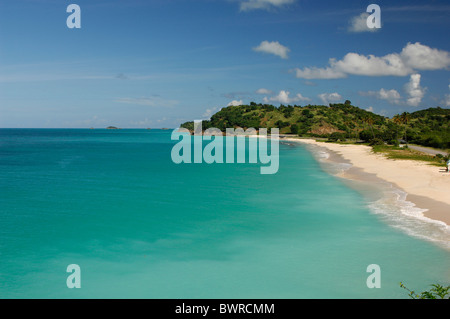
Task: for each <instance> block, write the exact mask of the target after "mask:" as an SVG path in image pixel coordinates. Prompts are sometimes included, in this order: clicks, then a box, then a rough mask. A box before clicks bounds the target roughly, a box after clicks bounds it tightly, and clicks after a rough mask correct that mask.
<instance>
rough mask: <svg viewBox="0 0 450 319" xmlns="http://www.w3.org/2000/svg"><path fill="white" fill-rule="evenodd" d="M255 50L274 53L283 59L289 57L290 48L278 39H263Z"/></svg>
mask: <svg viewBox="0 0 450 319" xmlns="http://www.w3.org/2000/svg"><path fill="white" fill-rule="evenodd" d="M253 51H256V52H263V53H269V54H274V55H276V56H279V57H280V58H282V59H287V58H288V53H289V51H290V50H289V48H288V47H285V46H284V45H282V44H280V43H279V42H278V41H272V42H269V41H263V42H261V44H260V45H258V46H257V47H254V48H253Z"/></svg>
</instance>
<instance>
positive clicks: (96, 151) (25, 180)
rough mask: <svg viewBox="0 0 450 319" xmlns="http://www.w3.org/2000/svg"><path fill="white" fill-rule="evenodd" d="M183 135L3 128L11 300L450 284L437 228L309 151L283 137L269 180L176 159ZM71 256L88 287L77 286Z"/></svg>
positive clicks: (449, 254)
mask: <svg viewBox="0 0 450 319" xmlns="http://www.w3.org/2000/svg"><path fill="white" fill-rule="evenodd" d="M170 134H171V131H164V130H97V129H96V130H56V129H55V130H41V129H1V130H0V297H1V298H407V297H408V296H407V292H406V291H404V290H403V289H401V288H400V287H399V282H400V281H402V282H404V283H405V284H406V285H407V286H408V287H409V288H411V289H414V290H417V291H422V290H425V289H427V288H428V287H429V285H430V284H432V283H447V284H448V282H449V281H450V272H449V268H450V267H449V266H450V251H449V250H448V249H447V248H446V247H445V246H443V245H441V244H440V243H439V242H436V241H433V240H429V236H428V235H427V232H429V230H423V232H424V234H421V231H422V230H421V228H420V227H419V226H417V225H419V224H417V225H416V224H409V223H408V220H407V218H403V217H402V216H400V215H397V216H396V218H392V215H395V209H393V208H392V207H389V201H386V202H383V203H380V202H379V198H374V199H373V201H371V200H370V198H369V197H364V196H362V195H361V192H358V191H356V190H355V189H353V188H351V187H348V185H347V184H346V183H344V182H343V181H342V180H340V179H339V178H337V177H335V176H333V175H330V174H328V173H327V172H326V171H324V169H323V167H322V166H321V165H320V163H319V162H318V161H317V160H316V159H315V157H314V154H313V153H311V151H309V150H308V149H306V148H305V147H303V146H297V145H287V144H281V145H280V164H279V165H280V167H279V171H278V173H277V174H274V175H261V174H260V166H261V164H211V165H208V164H179V165H177V164H174V163H173V162H172V160H171V157H170V154H171V149H172V147H173V145H174V144H175V143H176V141H171V139H170ZM375 197H376V196H375ZM374 205H375V206H376V207H375V206H374ZM390 210H391V211H390ZM389 211H390V212H389ZM392 220H402V222H400V223H395V222H392ZM403 221H405V222H403ZM399 225H400V226H399ZM408 225H410V226H408ZM408 227H415V229H414V231H413V232H410V230H409V229H408ZM431 227H434V226H431ZM421 235H423V236H421ZM432 239H433V238H432ZM70 264H77V265H79V266H80V268H81V288H80V289H76V288H75V289H69V288H67V285H66V279H67V277H68V276H69V275H70V274H69V273H67V272H66V268H67V266H68V265H70ZM370 264H378V265H379V266H380V268H381V288H379V289H377V288H374V289H369V288H368V287H367V285H366V279H367V277H368V276H369V275H370V273H367V272H366V269H367V266H368V265H370Z"/></svg>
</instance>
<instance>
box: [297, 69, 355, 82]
mask: <svg viewBox="0 0 450 319" xmlns="http://www.w3.org/2000/svg"><path fill="white" fill-rule="evenodd" d="M294 71H295V76H296V77H298V78H301V79H307V80H310V79H340V78H345V77H346V76H347V75H346V74H345V73H343V72H340V71H336V70H333V69H332V68H329V67H327V68H324V69H321V68H316V67H311V68H304V69H303V70H300V69H298V68H296V69H294Z"/></svg>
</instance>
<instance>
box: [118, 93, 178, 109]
mask: <svg viewBox="0 0 450 319" xmlns="http://www.w3.org/2000/svg"><path fill="white" fill-rule="evenodd" d="M114 102H117V103H125V104H136V105H145V106H155V107H156V106H163V107H172V106H175V105H177V104H178V101H176V100H166V99H163V98H161V97H160V96H158V95H154V96H151V97H142V98H132V97H124V98H119V99H116V100H114Z"/></svg>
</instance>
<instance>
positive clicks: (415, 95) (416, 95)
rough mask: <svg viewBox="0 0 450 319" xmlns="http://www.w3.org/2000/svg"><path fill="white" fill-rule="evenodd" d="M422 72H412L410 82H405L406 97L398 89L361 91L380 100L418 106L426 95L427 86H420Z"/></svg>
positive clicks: (361, 93)
mask: <svg viewBox="0 0 450 319" xmlns="http://www.w3.org/2000/svg"><path fill="white" fill-rule="evenodd" d="M420 79H421V75H420V74H412V75H411V76H410V79H409V82H408V83H406V84H405V86H404V91H405V93H406V95H407V97H406V98H405V99H403V98H402V97H401V96H400V93H399V92H398V91H397V90H394V89H391V90H386V89H383V88H382V89H380V90H379V91H368V92H359V94H360V95H362V96H373V97H375V98H377V99H379V100H386V101H388V102H389V103H391V104H397V105H408V106H418V105H419V104H420V103H421V102H422V99H423V97H424V95H425V92H426V88H423V87H422V86H420Z"/></svg>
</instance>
